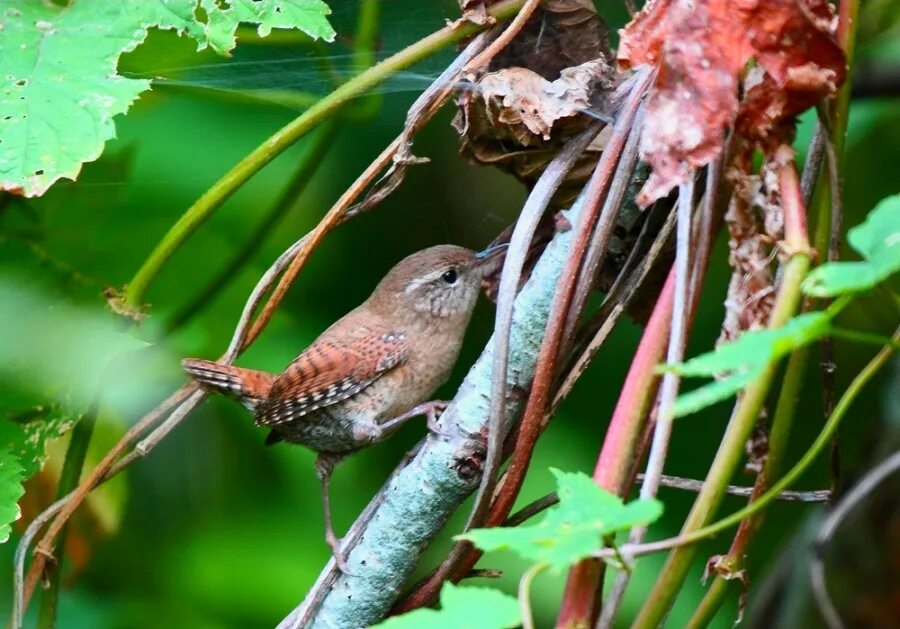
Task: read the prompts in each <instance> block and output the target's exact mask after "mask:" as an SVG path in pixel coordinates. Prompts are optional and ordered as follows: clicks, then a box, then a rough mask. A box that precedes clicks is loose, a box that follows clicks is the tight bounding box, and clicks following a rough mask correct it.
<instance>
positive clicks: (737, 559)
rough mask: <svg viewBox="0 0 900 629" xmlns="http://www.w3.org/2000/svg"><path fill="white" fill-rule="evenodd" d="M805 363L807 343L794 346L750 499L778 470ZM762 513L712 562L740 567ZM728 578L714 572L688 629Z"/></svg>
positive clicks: (703, 621) (708, 611) (705, 614)
mask: <svg viewBox="0 0 900 629" xmlns="http://www.w3.org/2000/svg"><path fill="white" fill-rule="evenodd" d="M808 364H809V348H808V347H803V348H801V349H798V350H796V351H795V352H794V353H793V354H791V357H790V359H789V360H788V364H787V367H786V368H785V372H784V384H783V385H782V387H781V392H780V393H779V396H778V403H777V404H776V406H775V415H774V417H773V419H772V430H771V432H770V434H769V444H768V445H769V448H768V452H767V453H766V462H765V464H764V465H763V469H762V471H761V472H760V474H759V476H758V477H757V480H756V484H755V486H754V488H753V495H752V496H751V498H750V500H751V502H752V501H754V500H756V499H757V497H758V496H759V495H760V494H762V493H763V492H764V491H765V490H766V489H767V488H768V487H769V485H770V484H771V483H772V482H773V481H775V479H777V478H778V476H779V475H780V474H781V470H782V467H783V465H782V464H783V458H784V453H785V450H786V449H787V444H788V438H789V436H790V432H791V427H792V425H793V421H794V413H795V411H796V408H797V402H798V400H799V399H800V387H801V386H802V385H803V379H804V376H805V375H806V368H807V365H808ZM763 516H764V513H763V512H760V513H758V514H757V515H756V516H754V517H752V518H748V519H746V520H744V521H742V522H741V526H740V528H739V529H738V532H737V534H736V535H735V537H734V541H733V542H732V544H731V548H729V549H728V554H727V555H725V556H724V557H722V558H721V559H720V560H719V561H717V562H716V563H717V565H716V567H717V568H720V569H722V570H724V571H727V572H729V573H732V574H733V573H736V572H738V571H740V570H742V569H743V568H744V559H745V557H746V556H747V551H748V550H749V548H750V544H751V542H752V541H753V537H754V536H755V535H756V533H757V531H758V530H759V527H760V526H762V521H763ZM731 582H732V581H729V580H728V579H726V578H725V577H724V576H723V575H722V574H719V575H718V576H716V578H715V580H714V581H713V584H712V585H711V586H710V588H709V591H707V593H706V595H705V596H704V597H703V600H702V601H700V604H699V605H698V606H697V609H696V611H694V615H693V616H692V617H691V619H690V622H689V623H688V625H687V627H688V629H699V628H700V627H706V626H707V625H708V624H709V623H710V622H711V621H712V619H713V617H714V616H715V615H716V612H717V611H718V610H719V608H720V607H721V606H722V603H723V602H724V600H725V596H726V594H727V593H728V589H729V588H728V585H729V583H731Z"/></svg>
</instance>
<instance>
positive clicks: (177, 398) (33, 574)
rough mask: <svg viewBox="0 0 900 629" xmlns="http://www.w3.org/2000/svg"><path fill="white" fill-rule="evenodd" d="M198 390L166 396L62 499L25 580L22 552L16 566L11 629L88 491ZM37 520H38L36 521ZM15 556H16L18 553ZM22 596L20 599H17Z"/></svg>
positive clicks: (186, 389) (191, 387) (18, 624)
mask: <svg viewBox="0 0 900 629" xmlns="http://www.w3.org/2000/svg"><path fill="white" fill-rule="evenodd" d="M196 390H197V386H196V385H193V384H189V385H185V386H183V387H181V388H180V389H178V390H177V391H176V392H175V393H173V394H172V395H171V396H169V398H168V399H166V400H165V401H164V402H163V403H161V404H160V405H159V406H157V407H156V408H155V409H153V410H152V411H150V412H149V413H147V415H145V416H144V417H143V418H141V420H140V421H139V422H137V423H136V424H135V425H134V426H132V427H131V428H129V429H128V431H127V432H126V433H125V435H124V436H123V437H122V439H120V440H119V442H118V443H117V444H116V445H115V446H113V447H112V449H111V450H110V451H109V452H107V453H106V456H104V457H103V460H101V461H100V463H99V464H98V465H97V467H95V468H94V469H93V470H92V471H91V473H90V474H88V476H87V478H85V479H84V480H83V481H82V482H81V484H80V485H79V486H78V489H76V490H75V491H74V492H72V493H71V494H70V495H69V496H67V497H66V498H64V499H63V500H64V501H65V504H64V505H63V506H62V507H59V513H58V515H57V516H56V518H55V519H54V520H53V523H52V524H51V525H50V526H49V528H48V529H47V532H46V533H44V536H43V537H42V538H41V541H40V542H39V543H38V545H37V547H36V548H35V551H34V560H33V561H32V563H31V567H30V568H29V570H28V575H27V577H25V578H24V580H23V579H22V577H21V575H20V574H19V573H18V570H19V568H21V569H22V570H24V554H25V553H24V552H23V553H22V557H23V562H22V564H21V565H19V566H17V574H16V577H15V578H16V579H17V580H18V582H20V583H23V586H22V589H21V591H18V589H17V593H16V597H17V600H16V601H15V603H14V604H13V609H14V610H15V613H14V615H13V619H12V626H13V627H21V626H22V615H23V614H24V613H25V608H26V606H27V605H28V601H29V600H30V599H31V595H32V594H33V593H34V588H35V586H36V585H37V582H38V581H39V580H40V578H41V575H42V574H43V573H44V567H45V566H46V565H47V559H48V557H49V556H50V553H52V551H53V545H54V543H55V542H56V538H57V536H58V535H59V533H60V531H61V530H62V528H63V527H64V526H65V524H66V522H67V521H68V520H69V518H70V517H72V514H73V513H75V511H76V510H77V509H78V507H79V506H81V503H82V502H84V499H85V498H86V497H87V495H88V494H89V493H90V491H91V490H92V489H93V488H94V487H96V486H97V485H98V484H99V482H100V481H101V479H102V478H103V477H104V476H105V474H106V472H107V470H108V469H109V468H110V467H111V466H112V464H113V463H114V462H115V461H116V460H117V459H118V458H119V456H121V454H122V453H123V452H124V451H125V450H126V449H127V448H128V446H130V445H131V444H132V443H134V442H135V441H136V440H137V439H138V438H139V437H140V436H141V435H142V434H144V432H146V430H147V429H149V428H150V427H151V426H153V425H154V424H155V423H156V422H157V421H159V420H160V419H161V418H162V417H165V416H166V414H167V413H168V412H169V411H170V410H172V409H173V408H176V407H177V406H179V405H180V404H181V403H182V402H183V401H184V400H185V399H186V398H187V397H188V396H189V395H191V393H193V392H194V391H196ZM58 502H59V501H58ZM55 504H56V503H54V505H52V506H51V508H48V509H46V510H45V512H44V513H42V514H41V515H40V516H38V518H40V519H42V520H43V521H46V519H48V518H45V513H47V512H49V511H50V510H51V509H52V508H53V507H54V506H55ZM36 519H37V518H36ZM27 542H30V538H27V539H26V538H23V539H22V541H20V542H19V546H20V548H22V547H23V546H24V550H25V552H27ZM17 554H18V553H17ZM19 596H21V598H19Z"/></svg>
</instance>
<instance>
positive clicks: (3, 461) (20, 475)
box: [0, 448, 25, 544]
mask: <svg viewBox="0 0 900 629" xmlns="http://www.w3.org/2000/svg"><path fill="white" fill-rule="evenodd" d="M24 476H25V470H23V469H22V466H21V464H20V463H19V460H18V458H17V457H16V456H15V455H14V454H13V453H12V452H11V451H10V450H9V448H3V449H2V450H0V544H2V543H3V542H5V541H6V540H8V539H9V525H10V523H11V522H15V521H16V520H18V519H19V516H20V515H21V512H20V511H19V505H18V504H17V503H18V502H19V498H21V497H22V494H24V493H25V488H24V487H22V481H23V480H24Z"/></svg>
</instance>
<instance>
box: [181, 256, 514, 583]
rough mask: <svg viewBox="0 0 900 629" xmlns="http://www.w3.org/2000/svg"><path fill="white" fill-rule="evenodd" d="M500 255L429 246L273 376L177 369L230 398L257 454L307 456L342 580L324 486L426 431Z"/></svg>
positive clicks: (203, 366) (190, 366)
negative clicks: (338, 471) (377, 450)
mask: <svg viewBox="0 0 900 629" xmlns="http://www.w3.org/2000/svg"><path fill="white" fill-rule="evenodd" d="M504 248H505V245H500V246H495V247H490V248H488V249H486V250H485V251H483V252H480V253H475V252H472V251H470V250H468V249H464V248H462V247H456V246H453V245H439V246H436V247H430V248H428V249H424V250H423V251H419V252H417V253H414V254H412V255H411V256H409V257H407V258H405V259H404V260H402V261H401V262H399V263H398V264H397V265H396V266H394V268H392V269H391V270H390V271H389V272H388V274H387V275H386V276H385V277H384V279H382V280H381V282H380V283H379V284H378V286H377V287H376V288H375V290H374V292H373V293H372V294H371V295H370V296H369V298H368V299H366V300H365V301H364V302H363V303H362V304H361V305H360V306H358V307H357V308H355V309H354V310H352V311H350V312H349V313H347V314H346V315H344V316H343V317H342V318H341V319H339V320H338V321H337V322H335V323H334V324H333V325H332V326H331V327H329V328H328V329H327V330H325V332H323V333H322V334H321V336H319V337H318V338H317V339H316V340H315V341H313V343H312V345H310V346H309V347H308V348H307V349H305V350H304V351H303V352H302V353H301V354H300V355H299V356H297V358H296V359H294V361H293V362H292V363H291V364H290V365H288V367H287V368H286V369H285V370H284V372H282V373H281V374H280V375H275V374H272V373H267V372H264V371H256V370H252V369H244V368H242V367H233V366H230V365H221V364H218V363H215V362H212V361H208V360H200V359H195V358H188V359H185V360H184V361H182V366H183V367H184V369H185V370H186V371H187V372H188V373H189V374H190V375H191V376H193V378H194V379H195V380H196V381H197V382H198V383H199V384H200V385H201V386H202V387H204V388H205V389H207V390H209V391H214V392H217V393H222V394H224V395H227V396H229V397H233V398H236V399H237V400H238V401H240V402H241V403H242V404H243V405H244V406H245V407H246V408H247V409H248V410H250V411H251V412H252V413H253V414H254V416H255V419H256V424H257V425H258V426H265V427H268V428H270V429H271V432H270V433H269V436H268V438H267V440H266V444H267V445H270V444H273V443H276V442H279V441H286V442H290V443H297V444H301V445H304V446H306V447H308V448H310V449H311V450H314V451H315V452H316V453H317V454H318V457H317V459H316V472H317V474H318V476H319V479H320V482H321V489H322V505H323V509H324V512H325V538H326V541H327V542H328V545H329V546H330V547H331V549H332V552H333V554H334V556H335V559H336V561H337V564H338V566H339V567H340V568H341V570H343V571H344V572H346V566H345V563H344V560H343V556H342V554H341V551H340V548H341V540H340V539H339V538H338V537H337V536H336V535H335V533H334V527H333V524H332V520H331V508H330V505H329V492H328V485H329V481H330V478H331V473H332V471H333V469H334V467H335V465H336V464H337V463H338V462H340V461H341V460H342V459H343V458H344V457H345V456H347V455H348V454H350V453H352V452H354V451H356V450H359V449H360V448H363V447H365V446H367V445H369V444H372V443H375V442H378V441H381V440H382V439H384V438H386V437H387V436H388V435H390V434H391V433H392V432H393V431H394V430H395V429H396V428H398V427H399V426H400V425H401V424H403V423H404V422H406V421H407V420H409V419H411V418H413V417H417V416H423V415H424V416H425V417H427V420H428V426H429V428H430V429H431V430H437V429H436V421H437V418H438V414H439V413H440V411H442V410H443V408H444V407H445V406H446V404H445V403H443V402H438V401H430V402H428V401H427V400H429V399H430V397H431V396H432V394H433V393H434V392H435V390H436V389H437V388H438V387H439V386H440V385H441V384H443V383H444V382H445V381H446V380H447V378H448V377H449V376H450V372H451V370H452V369H453V365H454V364H455V363H456V359H457V357H458V356H459V350H460V347H461V345H462V341H463V336H464V335H465V331H466V327H467V326H468V324H469V320H470V319H471V317H472V311H473V309H474V308H475V302H476V301H477V299H478V293H479V289H480V286H481V280H482V276H483V274H484V269H485V264H484V263H485V262H486V261H487V260H490V259H492V258H494V256H495V254H497V253H499V252H501V251H502V250H503V249H504Z"/></svg>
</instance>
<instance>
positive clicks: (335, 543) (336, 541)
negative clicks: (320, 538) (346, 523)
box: [325, 535, 357, 577]
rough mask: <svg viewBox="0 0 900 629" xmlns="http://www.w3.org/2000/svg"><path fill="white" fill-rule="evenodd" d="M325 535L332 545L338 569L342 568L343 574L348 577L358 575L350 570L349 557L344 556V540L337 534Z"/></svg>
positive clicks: (332, 552)
mask: <svg viewBox="0 0 900 629" xmlns="http://www.w3.org/2000/svg"><path fill="white" fill-rule="evenodd" d="M325 537H326V539H325V541H326V542H328V545H329V546H330V547H331V554H332V556H333V557H334V563H335V565H336V566H337V568H338V570H340V571H341V573H342V574H344V575H345V576H348V577H355V576H357V575H355V574H353V573H352V572H350V566H349V565H347V559H346V558H345V557H344V553H343V552H342V549H341V546H343V544H344V540H343V539H341V538H339V537H337V536H335V535H326V536H325Z"/></svg>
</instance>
